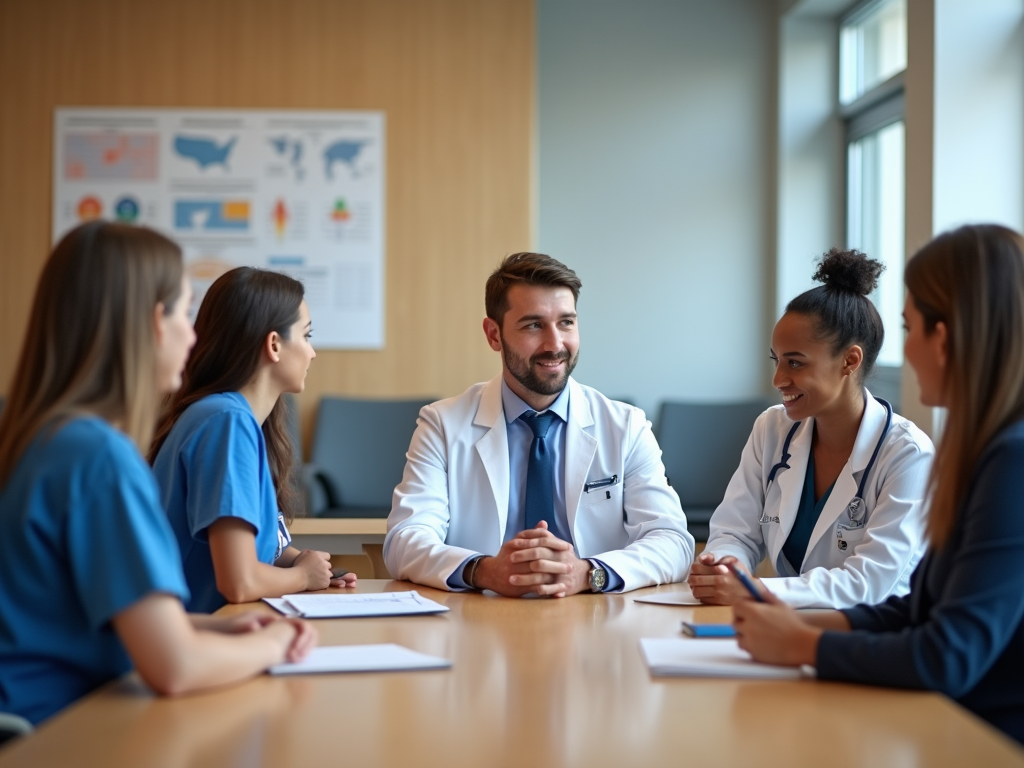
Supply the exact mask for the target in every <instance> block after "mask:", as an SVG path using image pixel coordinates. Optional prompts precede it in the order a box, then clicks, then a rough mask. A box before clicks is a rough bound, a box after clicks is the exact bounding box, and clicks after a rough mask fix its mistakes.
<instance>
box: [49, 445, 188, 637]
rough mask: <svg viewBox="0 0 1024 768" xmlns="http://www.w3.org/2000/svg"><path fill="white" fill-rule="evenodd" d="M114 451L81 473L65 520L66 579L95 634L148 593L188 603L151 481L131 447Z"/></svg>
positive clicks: (178, 559) (171, 539)
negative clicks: (114, 454)
mask: <svg viewBox="0 0 1024 768" xmlns="http://www.w3.org/2000/svg"><path fill="white" fill-rule="evenodd" d="M116 451H117V452H118V453H121V454H122V455H121V456H117V457H116V460H113V461H112V460H110V457H109V456H103V457H100V459H99V460H97V461H95V462H93V466H92V467H91V468H90V471H89V472H86V473H83V475H82V476H81V478H80V479H79V481H78V484H79V488H77V489H75V490H74V491H73V496H72V499H73V508H72V509H70V510H69V514H68V530H67V535H68V542H67V547H68V559H69V567H70V568H71V571H72V573H71V579H70V580H71V582H72V584H73V585H74V588H75V590H76V593H77V595H78V599H79V600H80V601H81V605H82V606H83V609H84V611H85V613H86V617H87V619H88V622H89V625H90V626H91V627H92V629H94V630H98V629H100V628H101V627H103V626H104V625H106V624H107V623H108V622H109V621H110V620H111V619H112V618H113V617H114V616H116V615H117V614H118V613H120V612H121V611H123V610H125V609H126V608H128V607H129V606H131V605H132V604H134V603H136V602H138V601H139V600H140V599H142V598H143V597H145V596H146V595H148V594H150V593H153V592H164V593H167V594H171V595H174V596H176V597H179V598H181V600H182V601H187V600H188V598H189V592H188V587H187V586H186V585H185V575H184V573H183V572H182V566H181V556H180V554H179V552H178V543H177V542H176V541H175V539H174V534H173V533H172V532H171V527H170V525H169V524H168V522H167V516H166V515H165V514H164V511H163V509H162V508H161V506H160V498H159V493H158V491H157V486H156V481H155V480H154V479H153V475H152V474H151V472H150V470H149V467H148V466H147V465H146V463H145V462H144V461H143V460H142V457H141V456H139V455H138V454H137V453H135V451H134V448H133V447H129V446H126V445H123V446H120V447H119V448H118V449H116ZM133 454H134V455H133ZM97 520H103V522H104V525H97V523H96V521H97Z"/></svg>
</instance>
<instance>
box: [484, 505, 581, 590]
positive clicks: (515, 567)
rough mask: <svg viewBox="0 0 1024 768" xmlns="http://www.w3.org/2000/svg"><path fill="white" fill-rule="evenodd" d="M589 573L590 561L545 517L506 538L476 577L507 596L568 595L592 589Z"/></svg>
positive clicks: (487, 587) (485, 586)
mask: <svg viewBox="0 0 1024 768" xmlns="http://www.w3.org/2000/svg"><path fill="white" fill-rule="evenodd" d="M589 575H590V563H589V562H588V561H587V560H580V559H579V558H578V557H576V552H575V551H574V550H573V547H572V544H570V543H569V542H568V541H563V540H562V539H560V538H558V537H557V536H555V535H554V534H553V533H552V532H551V531H549V530H548V524H547V523H546V522H544V521H543V520H542V521H541V522H540V523H538V524H537V527H536V528H528V529H527V530H525V531H522V532H520V533H518V534H516V536H515V538H512V539H509V540H508V541H506V542H505V543H504V544H503V545H502V547H501V549H500V550H498V554H497V555H494V556H493V557H484V558H483V559H482V560H481V561H480V563H479V564H478V565H477V568H476V572H475V573H474V574H473V581H474V585H475V586H476V588H477V589H489V590H491V591H492V592H497V593H498V594H499V595H503V596H505V597H522V596H523V595H527V594H530V593H533V594H536V595H541V596H546V597H566V596H567V595H575V594H576V593H577V592H582V591H584V590H586V589H589V588H590V581H589Z"/></svg>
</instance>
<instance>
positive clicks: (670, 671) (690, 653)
mask: <svg viewBox="0 0 1024 768" xmlns="http://www.w3.org/2000/svg"><path fill="white" fill-rule="evenodd" d="M640 650H641V651H642V652H643V655H644V661H646V662H647V668H648V669H649V670H650V671H651V674H652V675H655V676H659V677H663V676H684V677H756V678H762V679H767V680H798V679H800V678H801V677H804V676H805V675H804V673H803V672H802V671H801V670H800V669H798V668H796V667H776V666H772V665H770V664H758V663H757V662H756V661H754V660H753V659H752V658H750V654H748V653H747V652H746V651H744V650H742V649H741V648H740V647H739V645H737V644H736V641H735V640H681V639H676V638H662V637H658V638H653V637H645V638H643V639H642V640H641V641H640Z"/></svg>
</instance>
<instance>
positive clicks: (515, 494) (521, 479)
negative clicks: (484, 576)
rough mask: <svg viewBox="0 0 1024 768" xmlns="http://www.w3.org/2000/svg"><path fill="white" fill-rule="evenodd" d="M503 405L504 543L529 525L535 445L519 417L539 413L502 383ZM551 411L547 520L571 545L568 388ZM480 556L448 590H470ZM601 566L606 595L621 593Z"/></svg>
mask: <svg viewBox="0 0 1024 768" xmlns="http://www.w3.org/2000/svg"><path fill="white" fill-rule="evenodd" d="M501 405H502V411H503V413H504V415H505V430H506V435H507V437H508V480H509V482H508V519H507V521H506V523H505V538H504V541H505V542H507V541H510V540H511V539H514V538H515V537H516V535H517V534H518V533H520V532H521V531H522V530H523V529H524V527H525V525H526V475H527V471H528V470H529V467H530V448H531V446H532V445H533V430H532V429H530V426H529V425H528V424H527V423H525V422H524V421H522V420H521V419H520V418H519V417H520V416H522V415H523V414H524V413H528V414H530V415H532V414H534V413H537V411H534V409H533V408H531V407H530V406H529V405H527V404H526V403H525V402H523V400H522V398H520V397H519V396H518V395H517V394H516V393H515V392H513V391H512V389H511V388H510V387H509V386H508V384H507V383H505V380H504V379H502V380H501ZM548 411H552V412H553V413H554V414H555V415H556V416H558V418H557V419H555V420H554V421H553V422H552V424H551V428H550V429H549V430H548V434H547V437H546V438H545V440H546V441H547V442H546V445H547V446H548V448H549V449H550V450H551V452H552V458H553V463H554V494H555V499H554V507H555V519H554V520H548V521H547V523H548V528H549V530H550V531H551V532H552V533H553V534H555V536H557V537H558V538H560V539H562V540H563V541H569V542H571V541H572V540H573V539H572V527H571V526H570V525H569V513H568V511H567V510H566V508H565V427H566V424H567V423H568V421H569V388H568V387H566V388H565V389H563V390H562V391H561V393H560V394H559V395H558V397H557V398H555V402H553V403H552V404H551V405H550V406H549V407H548V408H547V409H545V410H543V411H540V413H547V412H548ZM476 557H477V556H476V555H474V556H473V557H469V558H466V560H465V561H464V562H463V564H462V565H461V566H460V567H459V568H456V569H455V572H454V573H453V574H452V575H451V576H450V577H449V578H448V586H449V587H452V588H453V589H469V585H468V584H467V583H466V582H465V581H464V580H463V578H462V572H463V570H464V568H465V566H466V563H468V562H469V561H470V560H473V559H475V558H476ZM593 562H595V563H598V564H599V565H600V566H601V567H602V568H604V569H605V571H607V573H608V583H607V585H606V586H605V589H604V591H605V592H614V591H615V590H618V589H621V588H622V585H623V581H622V579H621V577H620V576H619V575H618V574H617V573H615V571H613V570H612V569H611V568H609V567H608V566H607V565H606V564H604V563H602V562H600V561H599V560H593Z"/></svg>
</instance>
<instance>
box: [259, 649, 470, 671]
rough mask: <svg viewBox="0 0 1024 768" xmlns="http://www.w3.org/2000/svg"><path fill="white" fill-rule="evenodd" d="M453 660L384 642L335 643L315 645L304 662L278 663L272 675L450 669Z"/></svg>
mask: <svg viewBox="0 0 1024 768" xmlns="http://www.w3.org/2000/svg"><path fill="white" fill-rule="evenodd" d="M451 666H452V663H451V661H449V660H448V659H442V658H441V657H440V656H429V655H427V654H425V653H417V652H416V651H413V650H410V649H408V648H405V647H404V646H401V645H395V644H393V643H386V644H382V645H332V646H324V647H322V648H314V649H313V650H312V651H310V653H309V656H307V657H306V658H305V659H303V660H302V661H299V662H296V663H295V664H278V665H276V666H273V667H271V668H270V674H272V675H307V674H315V673H317V672H393V671H398V670H417V669H450V668H451Z"/></svg>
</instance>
